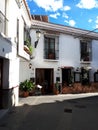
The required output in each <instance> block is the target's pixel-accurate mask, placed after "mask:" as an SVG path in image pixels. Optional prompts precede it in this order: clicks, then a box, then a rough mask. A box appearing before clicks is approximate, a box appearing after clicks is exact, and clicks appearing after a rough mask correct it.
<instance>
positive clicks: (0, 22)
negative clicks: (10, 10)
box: [0, 11, 8, 35]
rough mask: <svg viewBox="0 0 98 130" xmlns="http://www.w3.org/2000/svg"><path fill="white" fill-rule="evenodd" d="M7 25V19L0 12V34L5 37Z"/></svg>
mask: <svg viewBox="0 0 98 130" xmlns="http://www.w3.org/2000/svg"><path fill="white" fill-rule="evenodd" d="M7 25H8V19H7V18H6V16H5V15H4V14H3V13H2V12H1V11H0V33H1V32H2V33H4V34H5V35H7Z"/></svg>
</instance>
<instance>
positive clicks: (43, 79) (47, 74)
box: [36, 68, 53, 94]
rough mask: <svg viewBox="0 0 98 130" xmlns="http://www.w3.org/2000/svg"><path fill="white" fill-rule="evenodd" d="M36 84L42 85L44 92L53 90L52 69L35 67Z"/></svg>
mask: <svg viewBox="0 0 98 130" xmlns="http://www.w3.org/2000/svg"><path fill="white" fill-rule="evenodd" d="M36 84H39V85H41V86H42V87H43V90H44V94H50V93H52V92H53V69H51V68H49V69H42V68H38V69H36Z"/></svg>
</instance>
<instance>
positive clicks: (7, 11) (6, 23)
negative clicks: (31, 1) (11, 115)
mask: <svg viewBox="0 0 98 130" xmlns="http://www.w3.org/2000/svg"><path fill="white" fill-rule="evenodd" d="M30 26H31V16H30V13H29V10H28V7H27V4H26V1H25V0H3V1H2V0H0V108H1V109H2V108H9V107H10V106H13V105H17V104H18V97H19V94H18V89H19V83H20V82H21V81H23V80H25V79H28V78H30V74H29V72H28V71H29V60H30V55H29V54H27V53H26V52H25V51H24V35H25V34H24V28H26V29H29V28H30ZM24 64H25V66H24ZM26 71H27V72H28V73H26Z"/></svg>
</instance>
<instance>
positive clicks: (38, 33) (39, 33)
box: [35, 30, 41, 48]
mask: <svg viewBox="0 0 98 130" xmlns="http://www.w3.org/2000/svg"><path fill="white" fill-rule="evenodd" d="M40 36H41V31H40V30H37V31H36V38H37V41H35V48H36V47H37V44H38V41H39V39H40Z"/></svg>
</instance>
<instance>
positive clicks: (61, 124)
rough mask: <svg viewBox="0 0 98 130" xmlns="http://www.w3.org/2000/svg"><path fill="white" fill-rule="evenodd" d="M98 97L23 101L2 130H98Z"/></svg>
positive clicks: (0, 124) (0, 123)
mask: <svg viewBox="0 0 98 130" xmlns="http://www.w3.org/2000/svg"><path fill="white" fill-rule="evenodd" d="M97 114H98V93H95V94H93V93H92V94H90V93H89V94H66V95H46V96H31V97H27V98H20V103H19V106H17V107H15V108H13V109H12V110H11V111H9V112H8V114H7V115H6V116H5V117H4V118H3V119H1V120H0V130H98V123H97V122H98V116H97Z"/></svg>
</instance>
